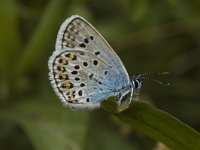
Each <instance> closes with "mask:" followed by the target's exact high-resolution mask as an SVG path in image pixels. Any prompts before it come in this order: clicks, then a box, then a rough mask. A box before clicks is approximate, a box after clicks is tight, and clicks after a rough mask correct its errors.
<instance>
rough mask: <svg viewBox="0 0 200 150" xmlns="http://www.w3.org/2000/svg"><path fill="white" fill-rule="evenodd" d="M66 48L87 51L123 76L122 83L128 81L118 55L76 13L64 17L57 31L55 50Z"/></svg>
mask: <svg viewBox="0 0 200 150" xmlns="http://www.w3.org/2000/svg"><path fill="white" fill-rule="evenodd" d="M66 48H72V49H76V48H78V49H82V50H85V51H89V52H90V53H91V54H94V55H96V56H98V58H100V59H102V60H104V61H105V62H107V63H108V64H109V65H110V66H112V67H113V68H114V69H115V70H116V72H117V73H119V74H121V76H123V78H124V81H123V82H124V83H122V84H127V83H129V76H128V73H127V71H126V69H125V67H124V65H123V63H122V61H121V60H120V58H119V57H118V55H117V54H116V53H115V52H114V50H113V49H112V48H111V46H110V45H109V44H108V43H107V42H106V40H105V39H104V38H103V37H102V36H101V35H100V33H99V32H98V31H97V30H96V29H95V28H94V27H93V26H92V25H91V24H90V23H89V22H87V21H86V20H85V19H84V18H82V17H80V16H78V15H73V16H71V17H69V18H68V19H66V20H65V22H64V23H63V24H62V26H61V28H60V30H59V32H58V36H57V41H56V50H65V49H66Z"/></svg>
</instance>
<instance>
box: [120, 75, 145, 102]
mask: <svg viewBox="0 0 200 150" xmlns="http://www.w3.org/2000/svg"><path fill="white" fill-rule="evenodd" d="M142 84H143V80H142V79H141V78H137V77H130V84H129V85H128V86H126V87H125V88H123V89H121V91H120V92H119V94H118V95H117V102H118V105H125V104H129V103H130V102H131V100H134V99H137V96H138V94H139V92H140V89H141V87H142Z"/></svg>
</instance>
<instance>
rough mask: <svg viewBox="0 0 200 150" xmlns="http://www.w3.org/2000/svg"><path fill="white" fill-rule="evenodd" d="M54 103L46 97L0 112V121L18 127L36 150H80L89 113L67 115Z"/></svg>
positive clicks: (70, 113)
mask: <svg viewBox="0 0 200 150" xmlns="http://www.w3.org/2000/svg"><path fill="white" fill-rule="evenodd" d="M44 99H46V100H44ZM54 101H55V99H52V98H51V99H49V97H46V98H40V99H31V100H26V102H24V101H22V103H19V104H17V105H16V106H14V107H13V108H7V109H3V110H2V109H1V110H0V119H3V120H4V121H5V120H9V121H14V122H15V123H18V124H19V125H21V126H22V128H23V129H25V131H26V133H27V135H28V136H29V138H30V140H31V142H32V143H33V145H34V146H35V148H36V149H37V150H44V149H48V150H55V149H59V150H66V149H74V150H79V149H81V148H82V146H83V142H84V140H85V136H86V131H87V126H88V118H89V113H88V112H78V111H71V110H69V109H66V108H64V107H63V106H62V105H60V103H58V102H57V101H55V102H56V104H55V103H54Z"/></svg>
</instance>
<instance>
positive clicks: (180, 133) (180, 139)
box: [102, 101, 200, 150]
mask: <svg viewBox="0 0 200 150" xmlns="http://www.w3.org/2000/svg"><path fill="white" fill-rule="evenodd" d="M102 108H103V109H104V110H106V111H107V112H110V113H112V114H114V115H115V116H116V117H117V118H119V119H120V120H122V121H124V122H126V123H128V124H130V125H131V126H132V127H134V128H136V129H138V130H140V131H142V132H143V133H145V134H146V135H148V136H150V137H152V138H153V139H155V140H157V141H160V142H162V143H164V144H165V145H166V146H168V147H169V148H171V149H174V150H199V149H200V134H199V133H198V132H197V131H195V130H194V129H192V128H191V127H189V126H188V125H186V124H184V123H183V122H181V121H179V120H178V119H176V118H175V117H173V116H171V115H170V114H168V113H166V112H164V111H162V110H159V109H156V108H154V107H152V106H150V105H148V104H146V103H143V102H138V101H135V102H133V103H132V104H131V106H130V107H129V108H128V109H126V110H124V111H122V112H117V111H116V104H115V103H114V102H105V103H103V105H102Z"/></svg>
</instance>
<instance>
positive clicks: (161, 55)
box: [0, 0, 200, 150]
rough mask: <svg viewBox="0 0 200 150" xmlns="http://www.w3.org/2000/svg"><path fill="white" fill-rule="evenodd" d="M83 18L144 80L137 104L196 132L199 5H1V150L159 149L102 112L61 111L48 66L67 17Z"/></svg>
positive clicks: (31, 0)
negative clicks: (150, 75)
mask: <svg viewBox="0 0 200 150" xmlns="http://www.w3.org/2000/svg"><path fill="white" fill-rule="evenodd" d="M73 14H79V15H81V16H82V17H84V18H86V19H87V20H88V21H89V22H91V24H93V26H95V27H96V29H97V30H98V31H99V32H100V33H101V34H102V35H103V36H104V37H105V39H107V41H108V42H109V43H110V45H111V46H112V47H113V49H114V50H115V51H116V52H117V54H118V55H119V56H120V58H121V59H122V61H123V63H124V65H125V66H126V68H127V70H128V72H129V74H130V75H138V74H140V73H144V72H163V71H164V72H165V71H169V72H170V73H171V74H170V75H168V76H164V77H159V79H160V80H162V81H167V82H170V83H171V85H170V86H162V85H158V84H155V83H154V82H151V81H145V86H144V88H143V90H142V92H141V94H140V97H141V99H142V100H144V101H146V102H147V103H150V104H151V105H153V106H155V107H157V108H159V109H162V110H164V111H166V112H168V113H170V114H172V115H173V116H175V117H177V118H178V119H180V120H182V121H183V122H185V123H186V124H188V125H190V126H191V127H192V128H194V129H196V130H197V131H200V119H199V118H200V110H199V108H200V92H199V89H200V60H199V59H200V1H197V0H190V1H183V0H182V1H181V0H162V1H156V0H0V20H1V21H0V67H1V68H0V149H1V150H11V149H12V150H13V149H15V150H18V149H19V150H27V149H29V150H34V149H38V150H44V149H48V150H55V149H59V150H62V149H63V150H64V149H65V150H66V149H69V150H71V149H72V150H79V149H80V150H93V149H96V150H110V149H115V150H121V149H126V150H132V149H134V150H150V149H154V150H159V149H160V150H161V149H165V148H164V147H163V146H162V145H161V144H160V143H158V142H157V141H154V140H152V139H150V138H149V137H147V136H145V135H144V134H143V133H141V132H138V131H137V130H135V129H133V128H131V127H130V126H129V125H127V124H125V123H123V122H121V121H119V120H118V119H116V118H115V117H113V116H112V115H110V114H108V113H107V112H104V111H103V110H94V111H90V112H87V111H86V112H78V111H71V110H69V109H67V108H64V107H63V106H62V104H61V103H60V102H59V99H58V97H57V96H56V95H55V94H54V92H53V90H52V88H51V86H50V83H49V80H48V75H47V74H48V67H47V62H48V58H49V56H50V55H51V54H52V52H53V51H54V45H55V40H56V34H57V31H58V29H59V27H60V25H61V23H62V22H63V21H64V20H65V19H66V18H67V17H69V16H71V15H73Z"/></svg>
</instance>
